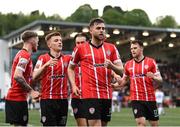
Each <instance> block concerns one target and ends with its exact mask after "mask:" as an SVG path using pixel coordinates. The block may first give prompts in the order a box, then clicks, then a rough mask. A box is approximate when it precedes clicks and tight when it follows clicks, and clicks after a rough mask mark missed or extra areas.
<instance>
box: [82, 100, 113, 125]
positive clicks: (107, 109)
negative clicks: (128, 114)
mask: <svg viewBox="0 0 180 127" xmlns="http://www.w3.org/2000/svg"><path fill="white" fill-rule="evenodd" d="M83 105H84V107H85V115H86V118H87V119H89V120H92V119H100V120H102V121H105V122H108V121H110V120H111V99H83Z"/></svg>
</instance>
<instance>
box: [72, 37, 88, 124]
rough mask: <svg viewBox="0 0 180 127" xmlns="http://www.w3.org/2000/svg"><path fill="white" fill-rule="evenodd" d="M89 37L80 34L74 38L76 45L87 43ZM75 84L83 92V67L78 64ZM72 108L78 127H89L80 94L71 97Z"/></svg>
mask: <svg viewBox="0 0 180 127" xmlns="http://www.w3.org/2000/svg"><path fill="white" fill-rule="evenodd" d="M87 39H88V37H87V35H86V34H85V33H78V34H77V35H76V36H75V37H74V41H75V45H76V46H79V45H81V44H83V43H85V42H86V41H87ZM75 82H76V85H77V87H78V89H79V90H80V92H81V87H82V83H81V67H80V63H78V64H77V66H76V68H75ZM71 98H72V100H71V106H72V108H73V113H74V117H75V119H76V123H77V125H78V126H87V120H86V116H85V114H84V112H83V110H84V105H83V104H82V96H81V94H80V96H76V95H75V94H72V95H71Z"/></svg>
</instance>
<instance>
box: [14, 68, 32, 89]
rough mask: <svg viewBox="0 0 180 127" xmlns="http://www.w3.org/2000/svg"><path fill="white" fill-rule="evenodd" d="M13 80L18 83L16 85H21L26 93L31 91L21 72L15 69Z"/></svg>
mask: <svg viewBox="0 0 180 127" xmlns="http://www.w3.org/2000/svg"><path fill="white" fill-rule="evenodd" d="M14 80H16V82H18V84H19V85H21V87H22V88H23V89H24V90H26V91H27V92H30V91H31V90H32V88H31V86H30V85H29V84H28V83H27V82H26V80H25V79H24V76H23V71H22V70H20V69H18V68H16V70H15V72H14Z"/></svg>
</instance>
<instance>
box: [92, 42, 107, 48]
mask: <svg viewBox="0 0 180 127" xmlns="http://www.w3.org/2000/svg"><path fill="white" fill-rule="evenodd" d="M103 43H104V42H103ZM103 43H102V44H100V45H99V46H95V45H93V44H92V42H91V41H89V44H90V45H91V46H93V47H94V48H97V49H98V48H100V47H101V46H102V45H103Z"/></svg>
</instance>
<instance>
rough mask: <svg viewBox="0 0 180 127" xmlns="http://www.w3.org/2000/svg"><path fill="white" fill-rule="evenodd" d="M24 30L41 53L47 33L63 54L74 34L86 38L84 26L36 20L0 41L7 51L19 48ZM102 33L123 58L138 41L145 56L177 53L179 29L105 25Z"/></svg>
mask: <svg viewBox="0 0 180 127" xmlns="http://www.w3.org/2000/svg"><path fill="white" fill-rule="evenodd" d="M28 29H31V30H34V31H37V32H38V34H39V37H40V43H39V48H40V49H44V50H46V49H47V46H46V43H45V41H44V35H45V34H47V32H49V31H51V30H58V31H60V32H61V34H62V37H63V42H64V50H66V51H72V49H73V47H74V44H73V36H74V35H75V34H76V33H77V32H82V30H83V31H84V32H87V34H89V33H88V24H87V23H73V22H62V21H47V20H37V21H34V22H32V23H30V24H28V25H26V26H24V27H22V28H20V29H18V30H15V31H13V32H12V33H10V34H8V35H6V36H4V39H5V40H7V41H8V43H9V47H13V48H20V47H21V43H22V39H21V36H20V34H21V33H22V32H23V31H25V30H28ZM106 33H107V40H109V41H110V42H111V43H114V44H115V45H116V46H117V48H118V49H119V50H120V53H121V54H123V56H126V57H127V56H128V52H129V41H130V40H132V39H139V40H142V41H143V42H144V45H145V46H146V47H145V49H146V53H147V54H150V53H152V52H156V53H162V52H167V51H168V53H170V54H171V55H174V54H177V53H178V48H179V47H180V29H172V28H154V27H141V26H124V25H123V26H122V25H110V24H106Z"/></svg>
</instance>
